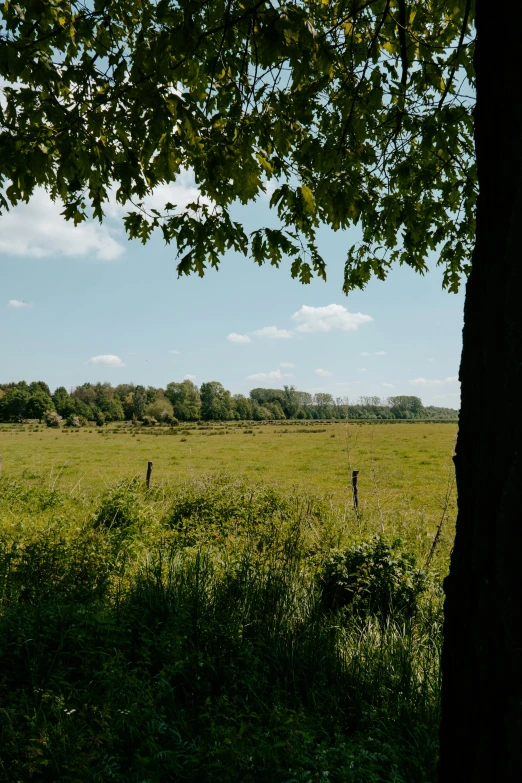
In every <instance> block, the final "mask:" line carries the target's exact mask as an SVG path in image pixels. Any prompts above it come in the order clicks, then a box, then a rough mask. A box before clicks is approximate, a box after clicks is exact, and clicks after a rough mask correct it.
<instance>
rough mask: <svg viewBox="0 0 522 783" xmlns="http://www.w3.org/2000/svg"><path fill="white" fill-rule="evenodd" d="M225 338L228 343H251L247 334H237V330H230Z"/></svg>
mask: <svg viewBox="0 0 522 783" xmlns="http://www.w3.org/2000/svg"><path fill="white" fill-rule="evenodd" d="M227 340H228V341H229V343H251V342H252V340H251V339H250V337H249V336H248V334H238V333H237V332H230V334H229V335H227Z"/></svg>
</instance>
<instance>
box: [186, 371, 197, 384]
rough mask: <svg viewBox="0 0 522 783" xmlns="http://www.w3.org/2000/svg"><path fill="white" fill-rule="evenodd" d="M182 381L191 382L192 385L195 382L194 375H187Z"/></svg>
mask: <svg viewBox="0 0 522 783" xmlns="http://www.w3.org/2000/svg"><path fill="white" fill-rule="evenodd" d="M183 380H184V381H192V383H195V382H196V376H195V375H191V374H190V373H187V374H186V375H184V376H183Z"/></svg>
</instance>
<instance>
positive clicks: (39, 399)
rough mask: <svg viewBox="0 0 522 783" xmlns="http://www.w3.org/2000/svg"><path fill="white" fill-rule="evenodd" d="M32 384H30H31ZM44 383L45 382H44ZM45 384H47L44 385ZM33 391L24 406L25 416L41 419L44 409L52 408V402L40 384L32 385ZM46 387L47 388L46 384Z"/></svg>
mask: <svg viewBox="0 0 522 783" xmlns="http://www.w3.org/2000/svg"><path fill="white" fill-rule="evenodd" d="M32 385H33V384H31V386H32ZM45 385H46V384H45ZM46 386H47V385H46ZM33 388H34V391H33V392H32V394H31V395H30V397H29V399H28V400H27V404H26V406H25V418H27V419H38V420H40V421H41V420H42V419H43V417H44V413H45V412H46V411H53V410H54V403H53V401H52V399H51V396H50V395H49V394H46V393H45V391H43V389H42V387H41V386H34V387H33ZM47 388H49V387H48V386H47Z"/></svg>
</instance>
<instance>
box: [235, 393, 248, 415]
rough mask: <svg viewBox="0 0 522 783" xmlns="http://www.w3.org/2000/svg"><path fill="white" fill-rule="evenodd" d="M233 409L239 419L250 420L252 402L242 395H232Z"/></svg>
mask: <svg viewBox="0 0 522 783" xmlns="http://www.w3.org/2000/svg"><path fill="white" fill-rule="evenodd" d="M234 407H235V409H236V411H237V414H238V416H239V418H240V419H243V420H245V421H248V420H250V419H252V401H251V400H249V399H248V397H245V396H244V395H243V394H234Z"/></svg>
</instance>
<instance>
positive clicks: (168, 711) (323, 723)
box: [0, 477, 441, 783]
mask: <svg viewBox="0 0 522 783" xmlns="http://www.w3.org/2000/svg"><path fill="white" fill-rule="evenodd" d="M1 493H2V482H0V496H1ZM75 502H76V505H74V504H72V501H71V504H70V505H68V506H67V507H66V509H67V511H68V512H69V513H70V518H69V519H68V520H67V519H65V518H64V516H63V509H59V511H60V514H61V516H60V517H59V518H58V517H57V519H56V520H52V519H48V520H47V521H46V524H45V526H44V527H41V526H40V527H38V528H36V529H35V530H34V531H32V532H31V531H27V530H25V531H24V535H23V536H21V535H20V533H19V531H18V532H17V536H11V539H9V536H7V535H4V536H3V544H2V548H1V549H0V702H1V704H2V709H1V711H0V721H1V724H2V726H1V732H0V781H2V782H3V781H6V783H7V781H9V782H10V783H11V781H17V780H20V781H21V780H24V781H25V780H27V781H30V780H38V781H43V783H51V781H52V782H53V783H54V781H57V780H71V781H80V780H81V781H82V783H83V782H85V783H90V781H93V783H94V781H109V780H114V781H122V782H123V781H125V783H143V782H144V781H149V782H150V783H170V781H172V780H180V781H201V782H202V783H211V782H212V783H214V781H220V782H221V781H223V782H224V783H273V782H274V781H275V783H292V782H293V781H299V782H300V783H301V782H302V783H310V782H314V781H317V783H319V781H321V782H322V783H324V782H325V781H331V782H332V783H347V782H348V783H375V782H376V781H382V782H383V783H384V782H388V781H389V783H392V782H393V783H429V781H433V780H434V779H435V765H436V758H437V745H436V736H437V723H438V708H439V706H438V705H439V650H440V626H441V623H440V600H439V597H438V594H437V591H436V590H433V589H432V588H431V586H430V585H429V584H428V583H426V584H425V589H423V590H418V591H417V593H416V594H415V599H414V600H415V611H411V612H403V613H402V614H400V613H398V608H399V605H398V603H397V601H389V602H387V603H385V604H382V602H381V603H380V604H379V603H378V604H374V603H371V602H370V604H369V605H368V606H369V607H370V608H371V611H370V610H368V611H366V612H362V611H360V612H355V611H354V612H346V611H345V609H343V606H345V604H342V602H341V601H339V602H338V603H337V604H335V603H332V602H331V601H330V602H329V603H328V602H325V589H326V588H325V585H327V584H329V583H328V582H327V580H326V575H327V574H328V573H330V572H329V571H328V568H329V567H330V566H328V562H329V561H328V554H329V550H330V549H331V542H332V540H334V539H336V540H337V546H338V551H337V553H336V555H339V557H340V559H339V561H338V562H339V563H342V564H344V565H343V568H344V569H345V570H346V572H348V571H349V570H350V568H351V567H352V566H351V565H350V563H352V565H353V564H356V562H357V563H362V564H363V565H360V567H359V579H360V580H362V582H360V583H361V584H364V589H363V590H362V592H363V593H364V592H365V591H369V592H370V593H371V591H372V587H371V584H372V580H374V579H377V581H378V579H379V577H378V576H377V572H378V571H379V564H381V565H382V563H384V562H386V561H387V560H389V561H392V560H396V561H397V563H398V564H399V565H397V564H396V565H395V566H394V568H395V570H393V569H392V568H391V565H390V573H389V574H388V576H387V577H386V579H387V580H388V582H389V583H390V584H392V585H395V581H394V579H395V576H394V574H395V573H396V571H397V569H398V570H399V571H400V569H401V568H402V569H403V571H404V574H403V577H404V579H406V581H407V580H408V579H409V578H410V576H411V574H413V572H414V563H413V562H409V561H408V560H407V556H406V555H405V554H403V553H402V552H400V551H399V549H398V548H397V547H396V548H394V547H393V546H392V545H385V544H384V543H381V542H378V541H376V540H375V539H371V540H369V541H367V542H364V541H361V540H357V541H355V542H352V543H351V544H350V540H349V538H350V533H349V531H346V530H345V529H344V528H342V527H339V529H338V530H337V532H335V525H336V524H337V523H336V521H335V518H334V516H332V514H331V511H330V510H329V509H330V507H329V504H328V502H323V503H321V502H320V501H319V500H316V499H313V498H306V497H305V498H303V497H300V496H287V497H284V496H282V495H280V494H278V493H277V492H276V491H275V490H270V489H269V488H266V487H265V488H263V487H262V486H260V485H259V486H250V487H248V486H247V485H246V484H243V483H242V482H237V481H231V480H227V479H225V478H224V477H222V478H220V479H219V480H217V481H205V482H199V483H191V484H189V485H187V486H184V487H181V488H174V489H168V488H161V487H155V488H152V489H151V490H147V489H146V488H144V487H143V486H141V485H140V484H139V482H137V481H134V482H124V483H120V484H118V485H117V486H115V487H114V488H112V489H111V490H109V491H108V492H107V493H105V495H104V496H103V497H102V498H101V499H99V500H97V501H94V503H89V502H87V501H85V500H84V499H81V498H78V499H77V500H76V501H75ZM133 514H134V516H133ZM187 524H190V525H192V526H193V528H194V530H195V529H196V528H197V526H198V525H199V526H200V528H201V529H200V534H199V536H195V535H193V534H192V533H191V534H190V535H187V532H186V530H185V526H186V525H187ZM339 524H340V523H339ZM139 526H141V534H140V540H142V541H143V542H145V543H144V544H143V546H142V547H141V548H137V547H136V546H135V542H134V539H133V538H132V537H128V536H122V535H121V532H122V530H123V531H124V530H126V529H128V528H129V527H132V528H133V529H135V528H137V527H139ZM236 526H237V528H238V530H240V531H242V533H244V534H241V535H232V534H231V531H232V532H233V531H234V530H235V529H236ZM220 529H222V530H223V533H222V534H220V535H218V536H217V537H216V533H217V532H218V531H219V530H220ZM386 547H387V548H386ZM357 552H358V553H359V554H358V555H357V556H356V554H354V553H357ZM350 553H351V554H350ZM379 553H380V554H379ZM341 555H342V557H341ZM350 557H351V558H352V559H351V560H350ZM357 558H358V559H357ZM333 562H337V561H336V560H335V558H334V560H332V563H333ZM369 563H371V564H372V565H371V566H370V565H368V564H369ZM400 563H402V565H400ZM364 564H366V566H367V567H366V566H364ZM408 564H409V565H408ZM408 569H409V570H408ZM330 570H331V573H332V574H333V575H335V574H337V573H338V571H339V570H342V569H341V567H340V566H339V567H338V569H337V571H335V569H333V566H332V567H330ZM343 573H344V572H343ZM362 573H364V574H366V576H365V577H364V579H363V577H362V576H361V574H362ZM336 578H337V577H336ZM412 578H413V577H412ZM332 579H333V576H332ZM349 584H350V586H351V589H352V588H353V583H351V582H350V583H349ZM390 589H391V588H390ZM397 589H398V588H397ZM352 592H353V589H352ZM385 592H386V591H384V592H383V590H381V588H379V589H378V590H377V592H376V594H377V595H378V596H381V593H382V594H383V595H384V594H385ZM379 600H381V599H379ZM382 600H384V599H382ZM412 600H413V599H412ZM376 606H381V607H382V606H386V611H385V612H381V613H379V612H378V611H377V609H376V608H375V607H376Z"/></svg>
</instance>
